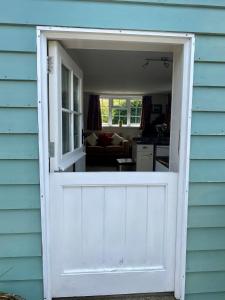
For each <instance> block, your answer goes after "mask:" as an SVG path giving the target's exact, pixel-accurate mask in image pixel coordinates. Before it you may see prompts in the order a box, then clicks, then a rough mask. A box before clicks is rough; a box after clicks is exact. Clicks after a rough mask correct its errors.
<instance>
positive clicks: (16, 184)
mask: <svg viewBox="0 0 225 300" xmlns="http://www.w3.org/2000/svg"><path fill="white" fill-rule="evenodd" d="M36 73H37V68H36V30H35V27H31V26H10V25H4V26H1V27H0V91H1V92H0V170H1V171H0V245H1V246H0V291H7V292H12V293H16V294H19V295H21V296H23V297H24V298H26V299H27V300H28V299H29V300H41V299H43V282H42V278H43V275H42V249H41V218H40V192H39V190H40V187H39V166H38V123H37V82H36V78H37V75H36Z"/></svg>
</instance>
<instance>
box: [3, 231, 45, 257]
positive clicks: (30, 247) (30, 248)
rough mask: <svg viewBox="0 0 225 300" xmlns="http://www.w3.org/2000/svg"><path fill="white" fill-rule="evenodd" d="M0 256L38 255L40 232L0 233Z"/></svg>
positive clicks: (39, 250) (39, 254) (39, 253)
mask: <svg viewBox="0 0 225 300" xmlns="http://www.w3.org/2000/svg"><path fill="white" fill-rule="evenodd" d="M0 244H1V247H0V257H1V258H5V257H39V256H41V254H42V251H41V234H40V233H33V232H32V233H11V234H1V235H0Z"/></svg>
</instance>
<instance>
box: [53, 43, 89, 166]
mask: <svg viewBox="0 0 225 300" xmlns="http://www.w3.org/2000/svg"><path fill="white" fill-rule="evenodd" d="M48 51H49V52H48V53H49V57H50V58H51V65H52V66H51V71H50V72H49V137H50V148H51V155H50V171H51V172H55V171H65V170H66V169H68V168H70V167H71V166H72V165H73V164H75V163H76V162H77V161H78V160H79V159H80V158H81V157H82V156H83V155H84V151H83V138H82V131H83V105H82V104H83V103H82V102H83V101H82V93H83V92H82V85H83V73H82V70H81V69H80V68H79V67H78V65H77V63H76V62H75V61H74V60H73V59H72V58H71V57H70V56H69V55H68V53H67V52H66V51H65V49H64V48H63V47H62V46H61V45H60V43H59V42H57V41H50V42H49V44H48Z"/></svg>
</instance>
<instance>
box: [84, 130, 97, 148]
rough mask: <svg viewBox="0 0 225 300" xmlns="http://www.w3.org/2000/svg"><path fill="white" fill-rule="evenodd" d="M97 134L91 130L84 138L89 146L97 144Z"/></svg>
mask: <svg viewBox="0 0 225 300" xmlns="http://www.w3.org/2000/svg"><path fill="white" fill-rule="evenodd" d="M97 139H98V137H97V135H96V134H95V133H94V132H92V133H91V134H90V135H89V136H88V137H87V138H86V141H87V142H88V144H89V145H91V146H96V145H97Z"/></svg>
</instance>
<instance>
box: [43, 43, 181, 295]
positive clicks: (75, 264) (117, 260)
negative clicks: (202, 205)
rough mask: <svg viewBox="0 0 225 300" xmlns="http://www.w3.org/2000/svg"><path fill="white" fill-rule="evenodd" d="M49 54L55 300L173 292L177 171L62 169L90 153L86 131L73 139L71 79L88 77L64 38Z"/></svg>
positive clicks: (79, 115) (73, 113) (52, 277)
mask: <svg viewBox="0 0 225 300" xmlns="http://www.w3.org/2000/svg"><path fill="white" fill-rule="evenodd" d="M49 54H50V56H52V57H53V61H55V62H56V65H55V64H53V70H52V71H51V73H50V81H49V83H50V94H49V96H50V131H51V134H50V138H51V143H53V146H54V150H55V151H54V152H55V153H54V154H53V155H52V156H53V157H52V158H51V162H50V218H49V222H50V226H49V228H50V233H49V236H50V254H51V255H50V257H51V287H52V297H73V296H91V295H112V294H128V293H156V292H167V291H174V270H175V237H176V206H177V174H176V173H172V172H168V173H153V172H142V173H141V172H133V173H132V172H129V173H126V172H117V173H116V172H114V173H110V172H108V173H102V172H99V173H85V172H62V171H64V170H67V171H68V169H70V167H71V165H72V164H74V163H76V164H77V163H78V162H79V157H81V158H83V155H84V153H83V147H82V139H81V130H77V129H76V132H78V134H77V136H78V138H77V141H78V142H75V141H74V140H73V137H74V131H73V130H74V129H73V128H74V127H76V126H75V125H74V123H75V122H74V118H75V117H74V116H75V115H76V116H77V117H78V123H79V124H81V123H80V122H81V119H82V110H81V109H79V108H78V111H76V110H74V109H73V101H74V100H73V99H75V98H76V97H75V98H74V90H73V89H74V87H75V86H76V85H74V84H73V80H72V78H73V74H78V75H79V76H78V75H77V78H79V81H78V83H79V84H78V86H79V85H81V84H82V81H81V77H82V76H80V75H81V71H79V73H77V70H78V69H77V65H76V64H75V63H74V62H73V61H72V60H71V58H70V57H69V56H68V54H67V53H66V52H65V50H63V48H62V47H61V46H59V44H58V43H56V42H51V44H50V51H49ZM63 65H64V66H65V67H66V68H67V70H69V74H70V75H68V72H65V69H63V67H62V66H63ZM63 72H64V74H63ZM66 74H67V75H66ZM65 78H67V79H65ZM68 78H70V79H68ZM65 82H66V83H65ZM68 82H69V83H68ZM66 87H67V88H66ZM68 87H69V88H68ZM67 89H68V90H69V91H70V92H67V93H66V94H67V95H70V96H69V97H68V98H69V99H70V100H67V98H63V97H65V93H63V91H66V90H67ZM77 90H79V91H80V93H81V87H79V88H78V89H77ZM78 94H79V93H78ZM79 99H81V94H80V96H79V97H78V102H79V101H80V100H79ZM68 102H69V104H65V103H68ZM56 106H57V109H56ZM65 112H66V113H67V115H66V116H65ZM68 119H69V121H68ZM65 120H67V121H65ZM65 124H67V125H65ZM63 126H64V127H63ZM79 126H80V127H79ZM79 126H77V128H80V129H81V127H82V126H81V125H79ZM58 171H60V172H58Z"/></svg>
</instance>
